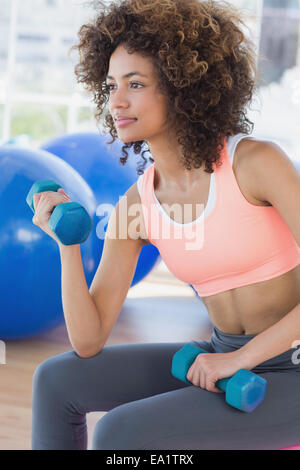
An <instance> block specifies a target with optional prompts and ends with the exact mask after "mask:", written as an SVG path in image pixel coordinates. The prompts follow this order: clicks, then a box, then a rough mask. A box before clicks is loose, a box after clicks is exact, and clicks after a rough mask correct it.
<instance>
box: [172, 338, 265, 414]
mask: <svg viewBox="0 0 300 470" xmlns="http://www.w3.org/2000/svg"><path fill="white" fill-rule="evenodd" d="M203 353H205V354H207V351H204V350H203V349H201V348H198V347H197V346H194V345H192V344H186V345H185V346H183V348H181V349H180V350H179V351H177V352H176V353H175V354H174V356H173V360H172V375H173V376H174V377H176V378H177V379H179V380H182V381H183V382H186V383H188V384H191V383H192V382H190V381H189V380H188V379H187V378H186V375H187V373H188V371H189V368H190V367H191V365H192V364H193V362H194V361H195V359H196V357H197V356H198V354H203ZM216 387H217V388H219V389H220V390H222V391H223V392H225V400H226V402H227V403H228V404H229V405H231V406H233V407H234V408H237V409H239V410H241V411H246V412H247V413H251V411H253V410H255V408H257V407H258V405H260V403H262V402H263V401H264V398H265V395H266V391H267V381H266V379H264V378H263V377H260V376H259V375H257V374H254V373H253V372H251V371H249V370H247V369H240V370H238V371H237V372H236V373H235V374H234V375H233V376H232V377H228V378H225V379H220V380H218V381H217V382H216Z"/></svg>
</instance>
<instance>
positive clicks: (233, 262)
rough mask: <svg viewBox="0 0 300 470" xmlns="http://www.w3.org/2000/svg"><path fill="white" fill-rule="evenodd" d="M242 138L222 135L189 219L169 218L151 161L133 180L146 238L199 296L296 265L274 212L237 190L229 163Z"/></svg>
mask: <svg viewBox="0 0 300 470" xmlns="http://www.w3.org/2000/svg"><path fill="white" fill-rule="evenodd" d="M244 137H247V138H251V137H249V136H248V135H245V134H238V135H237V136H233V137H229V138H228V139H225V145H224V149H223V151H222V152H221V157H220V158H221V160H222V162H223V164H222V166H220V167H217V166H216V165H215V164H214V166H213V169H214V173H212V175H211V183H210V191H209V198H208V203H207V205H206V207H205V209H204V211H203V205H200V206H199V213H201V215H200V216H199V217H198V218H197V219H196V220H194V221H193V222H191V223H187V224H179V223H178V222H175V221H174V220H172V219H171V218H170V217H169V215H168V214H167V213H166V212H165V211H164V209H163V207H162V205H161V204H160V203H159V201H158V200H157V198H156V196H155V192H154V185H153V182H154V172H155V163H153V164H152V165H151V166H149V167H148V168H147V169H146V170H145V172H144V174H143V175H142V177H140V178H139V180H138V188H139V191H140V196H141V202H142V210H143V216H144V223H145V228H146V232H147V236H148V239H149V241H150V242H151V243H152V244H153V245H155V246H156V247H157V248H158V250H159V252H160V255H161V257H162V259H163V260H164V262H165V264H166V266H167V267H168V268H169V270H170V271H171V272H172V273H173V274H174V275H175V276H176V277H177V278H178V279H180V280H182V281H184V282H186V283H189V284H192V286H193V287H194V288H195V290H196V291H197V292H198V294H199V296H200V297H201V296H209V295H213V294H217V293H219V292H223V291H227V290H230V289H234V288H236V287H241V286H245V285H248V284H253V283H256V282H260V281H264V280H267V279H272V278H273V277H276V276H280V275H281V274H283V273H285V272H287V271H289V270H291V269H293V268H295V267H296V266H298V264H300V247H299V246H298V244H297V242H296V240H295V238H294V237H293V235H292V233H291V231H290V229H289V228H288V226H287V225H286V223H285V222H284V220H283V219H282V217H281V216H280V214H279V213H278V211H277V210H276V209H275V208H274V207H273V206H255V205H254V204H251V203H250V202H249V201H247V199H246V198H245V197H244V195H243V194H242V192H241V190H240V188H239V185H238V183H237V180H236V178H235V174H234V172H233V169H232V162H233V156H234V151H235V148H236V145H237V143H238V141H239V140H241V138H244ZM229 151H230V152H231V157H230V154H229ZM174 207H176V204H175V206H174ZM179 208H180V205H179V204H178V205H177V210H179ZM200 209H201V210H200ZM181 220H184V218H182V219H181Z"/></svg>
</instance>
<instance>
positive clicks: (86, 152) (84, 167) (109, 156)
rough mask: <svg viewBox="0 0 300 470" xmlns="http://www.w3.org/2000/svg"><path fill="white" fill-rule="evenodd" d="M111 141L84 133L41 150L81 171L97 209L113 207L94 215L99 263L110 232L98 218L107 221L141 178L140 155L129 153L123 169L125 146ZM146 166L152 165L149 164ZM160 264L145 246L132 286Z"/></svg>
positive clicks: (154, 251) (61, 138)
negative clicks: (103, 206)
mask: <svg viewBox="0 0 300 470" xmlns="http://www.w3.org/2000/svg"><path fill="white" fill-rule="evenodd" d="M109 141H111V137H110V135H104V134H97V133H94V132H82V133H74V134H67V135H63V136H59V137H56V138H54V139H52V140H50V141H48V142H46V143H44V144H43V145H42V147H41V148H42V149H44V150H46V151H48V152H51V153H53V154H55V155H57V156H59V157H60V158H62V159H63V160H65V161H66V162H67V163H69V164H70V165H71V166H72V167H73V168H75V170H77V171H78V173H79V174H80V175H81V176H82V177H83V178H84V179H85V180H86V181H87V183H88V184H89V185H90V187H91V188H92V190H93V192H94V194H95V197H96V200H97V208H99V206H100V205H102V204H108V205H110V208H107V215H106V216H105V215H103V214H102V212H101V210H97V212H96V216H95V224H96V232H97V234H98V239H99V259H97V262H98V261H99V260H100V258H101V255H102V251H103V246H104V238H105V232H106V229H107V223H106V225H105V226H104V233H103V230H102V225H103V220H102V219H101V220H99V217H102V218H103V217H106V219H107V221H108V219H109V217H110V215H111V212H112V210H113V207H114V206H115V205H116V204H117V202H118V201H119V199H120V198H121V197H122V196H123V195H124V193H125V192H126V191H127V190H128V189H129V188H130V186H132V185H133V184H134V183H135V182H136V180H137V178H138V174H137V171H136V169H137V158H138V156H137V155H135V154H132V153H130V152H129V151H128V154H129V158H128V160H127V163H126V165H124V166H123V165H122V164H121V163H120V157H121V156H122V151H121V150H122V146H123V145H124V144H123V143H121V142H120V141H119V140H117V141H115V142H114V144H112V145H107V142H109ZM150 163H151V162H150ZM147 166H149V162H148V165H147ZM147 166H146V168H147ZM108 212H109V213H108ZM159 261H160V255H159V251H158V250H157V248H156V247H155V246H154V245H147V246H144V247H143V248H142V250H141V253H140V257H139V260H138V263H137V267H136V271H135V275H134V278H133V280H132V283H131V287H132V286H134V285H135V284H137V283H138V282H140V281H141V280H142V279H144V277H145V276H146V275H147V274H149V273H150V271H151V270H152V269H153V268H154V266H155V265H156V264H157V263H158V262H159Z"/></svg>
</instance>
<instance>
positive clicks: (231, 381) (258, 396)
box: [216, 369, 267, 413]
mask: <svg viewBox="0 0 300 470" xmlns="http://www.w3.org/2000/svg"><path fill="white" fill-rule="evenodd" d="M216 387H218V388H220V389H221V390H223V391H224V392H225V393H226V395H225V400H226V403H228V404H229V405H231V406H233V407H235V408H238V409H239V410H242V411H245V412H246V413H251V412H252V411H254V410H255V408H257V407H258V405H260V403H262V402H263V401H264V399H265V396H266V392H267V381H266V379H264V378H263V377H261V376H259V375H257V374H254V373H253V372H251V371H249V370H247V369H240V370H238V371H237V372H236V373H235V374H234V375H233V376H232V377H229V378H226V379H221V380H218V381H217V382H216Z"/></svg>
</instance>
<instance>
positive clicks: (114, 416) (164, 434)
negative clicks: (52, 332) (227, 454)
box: [32, 328, 300, 450]
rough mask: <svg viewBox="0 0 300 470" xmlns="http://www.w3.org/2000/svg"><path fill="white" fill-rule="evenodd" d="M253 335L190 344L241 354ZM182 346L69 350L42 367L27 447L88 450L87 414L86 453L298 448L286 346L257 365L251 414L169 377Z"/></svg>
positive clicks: (294, 389)
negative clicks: (261, 391) (258, 389)
mask: <svg viewBox="0 0 300 470" xmlns="http://www.w3.org/2000/svg"><path fill="white" fill-rule="evenodd" d="M251 338H253V335H230V334H224V333H223V332H221V331H220V330H218V329H217V328H214V329H213V334H212V336H211V338H210V341H191V343H194V344H197V345H199V347H201V348H203V349H205V350H206V351H207V352H209V353H213V352H229V351H234V350H236V349H239V348H240V347H241V346H243V345H244V344H245V343H246V342H247V341H249V340H250V339H251ZM184 344H186V343H146V344H140V343H135V344H121V345H115V346H105V347H104V348H103V349H102V350H101V351H100V352H99V353H98V354H97V355H95V356H93V357H91V358H88V359H83V358H80V357H79V356H78V355H77V354H76V353H75V351H73V350H72V351H68V352H65V353H63V354H60V355H58V356H54V357H51V358H49V359H47V360H46V361H44V362H42V363H41V364H40V365H39V366H38V367H37V369H36V371H35V373H34V377H33V400H32V449H33V450H38V449H52V450H63V449H67V450H71V449H77V450H85V449H87V426H86V413H89V412H93V411H103V412H105V411H107V412H108V413H106V414H105V415H104V416H103V417H102V418H101V419H99V421H98V422H97V424H96V426H95V430H94V433H93V440H92V449H93V450H96V449H99V450H124V449H130V450H140V449H147V450H155V449H159V450H164V449H167V450H171V449H175V450H180V449H183V450H185V449H193V450H198V449H207V450H210V449H217V450H223V449H234V450H239V449H243V450H247V449H268V450H269V449H279V448H283V447H288V446H293V445H296V444H299V443H300V365H295V364H294V362H295V361H293V362H292V354H293V352H295V349H291V350H289V351H287V352H285V353H283V354H281V355H279V356H276V357H275V358H273V359H270V360H268V361H266V362H264V363H262V364H260V365H259V366H257V367H256V368H254V369H253V372H257V373H259V374H261V376H262V377H265V378H266V379H267V381H268V388H267V395H266V398H265V400H264V402H263V403H262V404H261V405H259V406H258V408H256V409H255V410H254V411H253V412H252V413H244V412H242V411H240V410H237V409H235V408H233V407H231V406H229V405H228V404H227V403H226V402H225V399H224V394H223V393H222V394H221V393H220V394H217V393H213V392H208V391H207V390H204V389H201V388H200V387H196V386H194V385H189V384H186V383H184V382H182V381H180V380H178V379H176V378H175V377H173V376H172V374H171V362H172V357H173V355H174V354H175V352H176V351H178V350H179V349H180V348H182V347H183V346H184Z"/></svg>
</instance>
